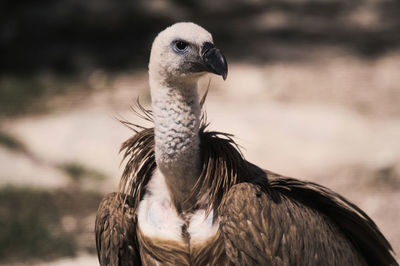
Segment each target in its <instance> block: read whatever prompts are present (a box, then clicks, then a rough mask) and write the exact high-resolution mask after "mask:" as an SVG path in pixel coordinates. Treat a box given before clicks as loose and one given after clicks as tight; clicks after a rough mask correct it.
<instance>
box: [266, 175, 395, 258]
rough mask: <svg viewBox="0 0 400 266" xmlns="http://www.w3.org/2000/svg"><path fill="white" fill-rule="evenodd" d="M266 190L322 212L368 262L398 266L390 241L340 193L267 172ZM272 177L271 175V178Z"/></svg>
mask: <svg viewBox="0 0 400 266" xmlns="http://www.w3.org/2000/svg"><path fill="white" fill-rule="evenodd" d="M268 177H270V180H269V182H268V183H269V184H268V185H269V190H270V191H271V192H272V193H275V194H280V195H283V196H285V197H288V198H290V199H292V200H295V201H297V202H299V203H301V204H304V205H305V206H308V207H310V208H312V209H314V210H316V211H318V213H321V214H322V215H325V216H326V217H328V218H329V221H330V222H332V223H334V224H335V225H336V226H337V227H338V228H339V229H340V231H341V233H342V234H343V235H345V236H346V237H347V239H348V240H349V241H350V242H351V243H352V244H353V246H354V247H355V248H356V249H357V250H358V251H359V252H360V254H361V255H362V257H363V258H364V259H365V261H366V262H367V263H368V264H369V265H398V263H397V262H396V259H395V258H394V256H393V249H392V247H391V245H390V243H389V242H388V241H387V240H386V238H385V237H384V236H383V234H382V233H381V232H380V230H379V228H378V227H377V226H376V224H375V223H374V222H373V221H372V220H371V218H370V217H369V216H368V215H367V214H366V213H365V212H363V211H362V210H361V209H360V208H358V207H357V206H356V205H355V204H353V203H351V202H349V201H348V200H346V199H345V198H344V197H342V196H341V195H339V194H337V193H335V192H333V191H332V190H330V189H328V188H325V187H323V186H321V185H318V184H315V183H312V182H306V181H301V180H297V179H294V178H284V177H280V176H279V175H277V174H274V173H272V172H268ZM274 177H275V178H274Z"/></svg>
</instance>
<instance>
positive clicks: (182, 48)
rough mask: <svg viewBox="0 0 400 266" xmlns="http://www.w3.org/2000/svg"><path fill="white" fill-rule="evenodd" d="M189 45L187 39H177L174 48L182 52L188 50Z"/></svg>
mask: <svg viewBox="0 0 400 266" xmlns="http://www.w3.org/2000/svg"><path fill="white" fill-rule="evenodd" d="M188 47H189V44H188V43H187V42H185V41H180V40H179V41H175V42H174V45H173V48H174V50H175V52H178V53H181V52H184V51H186V50H187V48H188Z"/></svg>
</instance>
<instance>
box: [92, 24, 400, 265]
mask: <svg viewBox="0 0 400 266" xmlns="http://www.w3.org/2000/svg"><path fill="white" fill-rule="evenodd" d="M148 69H149V72H148V74H149V85H150V92H151V110H149V109H146V108H144V107H143V106H142V105H141V104H140V103H139V102H138V104H137V105H136V107H137V108H134V110H135V112H136V113H137V114H138V115H139V116H140V117H142V118H144V119H146V120H149V121H151V122H152V123H153V124H154V127H148V128H147V127H143V126H141V125H137V124H133V123H130V122H128V121H123V123H124V124H125V125H127V126H129V127H130V128H132V129H133V130H134V131H135V132H134V133H135V134H134V135H133V136H132V137H131V138H129V139H128V140H126V141H125V142H124V143H123V144H122V146H121V152H122V153H123V157H124V159H123V160H124V161H125V163H126V165H125V168H124V170H123V173H122V176H121V179H120V184H119V187H118V190H117V191H115V192H113V193H110V194H108V195H106V196H105V197H104V198H103V200H102V201H101V203H100V205H99V208H98V211H97V214H96V221H95V236H96V248H97V255H98V259H99V263H100V265H398V264H397V262H396V259H395V254H394V251H393V249H392V247H391V245H390V243H389V242H388V240H387V239H386V238H385V237H384V235H383V234H382V233H381V232H380V230H379V229H378V227H377V225H376V224H375V223H374V222H373V221H372V220H371V218H370V217H368V215H367V214H366V213H365V212H364V211H362V210H361V209H360V208H359V207H357V206H356V205H355V204H353V203H351V202H350V201H348V200H347V199H345V198H344V197H343V196H341V195H339V194H338V193H336V192H334V191H332V190H330V189H328V188H326V187H324V186H322V185H319V184H316V183H313V182H308V181H302V180H299V179H295V178H290V177H285V176H282V175H279V174H276V173H274V172H272V171H269V170H264V169H262V168H260V167H259V166H256V165H254V164H252V163H251V162H249V161H247V160H246V159H245V158H244V156H243V154H242V152H241V151H240V147H239V146H238V145H237V144H236V142H235V141H234V137H233V135H231V134H229V133H223V132H219V131H212V130H209V129H208V125H209V123H208V122H207V120H206V116H205V111H204V107H203V104H204V101H205V96H203V97H201V98H200V97H199V92H198V80H199V78H200V77H202V76H204V75H206V74H208V73H211V74H215V75H219V76H222V78H223V79H224V80H225V79H226V78H227V74H228V64H227V60H226V58H225V56H224V54H223V53H222V51H221V50H220V49H219V48H217V46H216V45H215V44H214V41H213V37H212V35H211V34H210V33H209V32H208V31H207V30H205V29H204V28H203V27H201V26H199V25H197V24H195V23H192V22H179V23H175V24H173V25H171V26H169V27H167V28H166V29H164V30H163V31H161V32H160V33H159V34H158V35H157V36H156V37H155V40H154V42H153V44H152V47H151V53H150V60H149V64H148Z"/></svg>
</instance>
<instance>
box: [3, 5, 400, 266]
mask: <svg viewBox="0 0 400 266" xmlns="http://www.w3.org/2000/svg"><path fill="white" fill-rule="evenodd" d="M213 2H215V1H205V2H204V3H203V4H198V3H197V2H195V1H187V2H185V1H165V2H163V1H148V2H145V1H138V2H137V3H135V4H133V3H128V2H126V3H125V2H124V4H118V5H117V4H113V3H111V2H108V1H98V2H96V3H95V2H93V3H92V2H90V4H81V3H78V2H74V1H58V2H57V1H56V4H55V3H53V4H49V3H47V5H45V4H43V5H42V6H36V7H35V6H33V5H31V4H30V3H28V2H26V3H24V4H21V6H17V5H15V4H12V3H11V2H9V3H7V1H6V2H5V3H7V4H4V5H5V6H3V7H5V8H6V9H7V10H8V11H9V12H8V13H7V16H5V17H3V18H2V19H3V22H4V23H3V24H1V25H2V27H0V30H1V33H2V34H1V36H0V37H1V42H0V43H1V46H0V48H1V50H0V51H1V52H2V58H3V60H1V61H2V62H1V64H0V67H1V69H2V70H3V71H2V73H1V75H0V93H1V94H0V98H1V100H0V102H1V107H0V111H1V115H0V186H1V189H0V198H1V199H2V200H1V202H2V203H0V213H1V217H0V224H2V225H3V226H2V227H3V229H0V263H2V264H9V265H25V264H26V265H32V264H37V265H97V258H96V256H95V248H94V235H93V227H94V217H95V211H96V208H97V205H98V203H99V201H100V199H101V197H102V196H103V195H104V194H105V193H108V192H111V191H115V190H116V188H117V184H118V181H119V177H120V175H121V171H122V168H123V164H122V165H121V166H120V161H121V156H120V155H119V154H118V150H119V146H120V144H121V143H122V142H123V141H124V140H125V139H127V138H128V137H129V136H131V135H132V134H133V133H132V132H131V131H130V130H129V129H127V128H125V127H124V126H123V125H122V124H121V123H119V122H118V118H125V119H127V120H129V121H132V122H139V123H143V124H144V125H146V123H145V122H144V121H140V119H139V118H138V117H136V116H135V115H134V114H133V112H132V111H131V110H130V106H131V105H132V104H133V103H134V102H135V101H136V98H137V97H139V98H140V99H141V102H142V103H143V104H144V105H145V106H149V103H150V95H149V88H148V82H147V79H148V77H147V69H146V65H147V57H148V54H149V49H150V45H151V40H152V38H153V37H154V36H155V34H156V33H157V32H158V31H160V30H161V29H163V28H164V27H165V26H167V25H169V24H170V23H172V22H174V21H180V20H191V21H195V22H198V23H199V24H201V25H203V26H204V27H205V28H207V29H209V30H210V31H211V32H212V33H214V40H215V42H216V44H217V46H219V47H220V48H221V50H222V51H224V52H225V54H226V56H227V60H228V63H229V74H228V79H227V81H225V82H223V81H222V79H220V78H219V77H216V76H211V75H209V76H207V77H205V78H204V79H202V80H201V82H200V91H201V92H203V91H204V89H205V88H206V87H207V84H208V82H209V81H211V83H210V84H211V85H210V92H209V95H208V98H207V102H206V111H207V116H208V120H209V121H210V122H211V125H210V128H211V129H215V130H219V131H224V132H229V133H232V134H234V135H235V139H236V140H237V142H238V143H239V144H240V146H241V147H242V151H243V153H244V155H245V157H246V158H247V159H248V160H250V161H251V162H253V163H256V164H258V165H259V166H261V167H263V168H266V169H269V170H272V171H275V172H278V173H280V174H283V175H287V176H291V177H296V178H299V179H304V180H311V181H314V182H317V183H319V184H322V185H324V186H327V187H329V188H331V189H333V190H335V191H337V192H339V193H340V194H342V195H344V196H345V197H346V198H347V199H349V200H351V201H352V202H354V203H356V204H357V205H358V206H359V207H361V208H362V209H363V210H364V211H365V212H366V213H367V214H368V215H369V216H370V217H371V218H372V219H373V220H374V221H375V222H376V224H377V225H378V227H379V228H380V229H381V230H382V232H383V234H384V235H385V236H386V237H387V238H388V240H389V241H390V242H391V244H392V245H393V248H394V250H395V252H396V253H399V252H400V229H399V226H398V223H399V221H400V88H399V84H400V50H399V49H398V48H399V38H400V34H399V30H400V21H399V18H398V16H397V15H396V14H398V13H396V12H397V11H399V12H400V5H399V4H398V3H397V1H388V0H386V1H374V0H370V1H352V3H348V2H347V1H334V0H331V1H233V2H229V3H230V4H229V5H228V4H227V3H228V1H220V2H218V3H217V2H215V3H213ZM3 10H4V9H3ZM196 10H201V11H202V12H198V11H196ZM50 11H51V12H50ZM3 12H4V11H3ZM138 14H141V15H140V16H139V15H138ZM39 17H40V18H41V19H39ZM35 18H36V19H37V24H38V25H37V27H33V26H31V27H29V25H30V23H31V22H32V21H33V20H34V19H35ZM150 21H151V22H150ZM24 48H25V49H24ZM33 232H39V233H37V234H33ZM46 243H47V245H46ZM48 243H51V246H50V244H48Z"/></svg>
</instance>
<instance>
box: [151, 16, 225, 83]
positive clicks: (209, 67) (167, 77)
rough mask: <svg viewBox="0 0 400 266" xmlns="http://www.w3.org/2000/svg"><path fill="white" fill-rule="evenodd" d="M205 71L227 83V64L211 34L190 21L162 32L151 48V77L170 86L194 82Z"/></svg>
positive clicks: (177, 24)
mask: <svg viewBox="0 0 400 266" xmlns="http://www.w3.org/2000/svg"><path fill="white" fill-rule="evenodd" d="M206 72H210V73H214V74H217V75H221V76H222V78H223V79H224V80H225V79H226V76H227V74H228V65H227V62H226V59H225V56H224V55H223V54H222V52H221V51H220V50H219V49H218V48H216V47H215V45H214V43H213V39H212V36H211V34H210V33H209V32H208V31H206V30H205V29H203V28H202V27H200V26H198V25H196V24H194V23H191V22H180V23H176V24H174V25H172V26H170V27H168V28H166V29H165V30H164V31H162V32H160V33H159V34H158V35H157V37H156V38H155V40H154V42H153V46H152V49H151V55H150V62H149V74H150V76H151V77H154V78H156V79H157V80H163V81H165V82H168V83H175V82H179V83H186V82H195V81H197V79H198V78H200V77H201V76H202V75H204V74H205V73H206Z"/></svg>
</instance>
